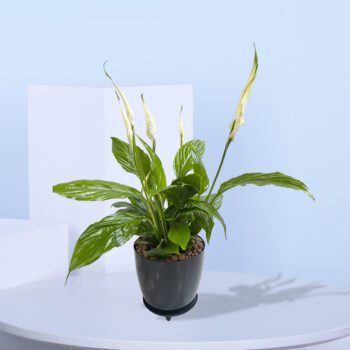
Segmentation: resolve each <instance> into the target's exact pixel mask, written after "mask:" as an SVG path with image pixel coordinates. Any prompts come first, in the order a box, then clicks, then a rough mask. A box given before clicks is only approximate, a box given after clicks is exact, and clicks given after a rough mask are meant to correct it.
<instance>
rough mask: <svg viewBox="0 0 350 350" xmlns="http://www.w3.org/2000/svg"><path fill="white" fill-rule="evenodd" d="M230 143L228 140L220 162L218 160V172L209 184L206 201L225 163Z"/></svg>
mask: <svg viewBox="0 0 350 350" xmlns="http://www.w3.org/2000/svg"><path fill="white" fill-rule="evenodd" d="M231 142H232V140H231V139H230V138H228V139H227V141H226V144H225V149H224V152H223V153H222V156H221V160H220V164H219V167H218V170H217V171H216V174H215V177H214V180H213V183H212V184H211V187H210V190H209V193H208V195H207V197H206V200H208V198H209V197H210V195H211V193H212V192H213V189H214V186H215V184H216V181H217V179H218V177H219V174H220V171H221V168H222V165H223V164H224V161H225V157H226V153H227V150H228V148H229V146H230V143H231Z"/></svg>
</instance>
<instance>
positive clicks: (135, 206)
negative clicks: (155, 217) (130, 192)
mask: <svg viewBox="0 0 350 350" xmlns="http://www.w3.org/2000/svg"><path fill="white" fill-rule="evenodd" d="M133 202H134V203H129V202H116V203H113V204H112V207H114V208H125V209H128V210H129V211H135V212H137V213H139V214H142V215H147V210H146V208H145V206H144V205H143V203H142V202H141V201H137V200H134V201H133Z"/></svg>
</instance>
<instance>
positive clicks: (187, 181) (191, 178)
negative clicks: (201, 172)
mask: <svg viewBox="0 0 350 350" xmlns="http://www.w3.org/2000/svg"><path fill="white" fill-rule="evenodd" d="M171 184H172V185H181V184H182V185H190V186H192V187H194V188H195V189H196V190H197V191H198V192H199V191H200V188H201V179H200V177H199V176H198V175H196V174H189V175H186V176H182V177H179V178H177V179H175V180H174V181H173V182H172V183H171Z"/></svg>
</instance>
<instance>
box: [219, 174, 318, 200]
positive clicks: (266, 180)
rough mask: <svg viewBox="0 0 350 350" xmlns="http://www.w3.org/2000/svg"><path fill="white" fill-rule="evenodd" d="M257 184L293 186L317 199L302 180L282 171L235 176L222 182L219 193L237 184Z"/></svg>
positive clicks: (292, 187)
mask: <svg viewBox="0 0 350 350" xmlns="http://www.w3.org/2000/svg"><path fill="white" fill-rule="evenodd" d="M245 185H256V186H266V185H274V186H279V187H286V188H291V189H294V190H299V191H303V192H304V193H305V194H306V195H308V196H309V197H310V198H311V199H313V200H315V197H314V196H313V195H312V193H311V192H310V191H309V189H308V187H307V186H306V185H305V184H304V183H303V182H301V181H300V180H297V179H295V178H294V177H291V176H288V175H285V174H282V173H280V172H274V173H265V174H264V173H247V174H243V175H240V176H237V177H234V178H232V179H230V180H228V181H225V182H224V183H222V184H221V186H220V188H219V191H218V194H222V193H224V192H225V191H228V190H230V189H231V188H233V187H236V186H245Z"/></svg>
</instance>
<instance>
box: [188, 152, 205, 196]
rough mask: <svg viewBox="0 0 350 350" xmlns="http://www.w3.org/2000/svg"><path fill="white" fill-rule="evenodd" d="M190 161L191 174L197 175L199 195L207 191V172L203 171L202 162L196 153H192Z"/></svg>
mask: <svg viewBox="0 0 350 350" xmlns="http://www.w3.org/2000/svg"><path fill="white" fill-rule="evenodd" d="M192 161H193V173H194V174H195V175H197V176H198V177H199V179H200V190H199V193H200V194H202V193H204V192H205V191H206V190H207V189H208V186H209V178H208V175H207V171H206V170H205V167H204V164H203V162H202V160H201V159H200V158H199V157H198V155H197V154H196V153H192Z"/></svg>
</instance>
